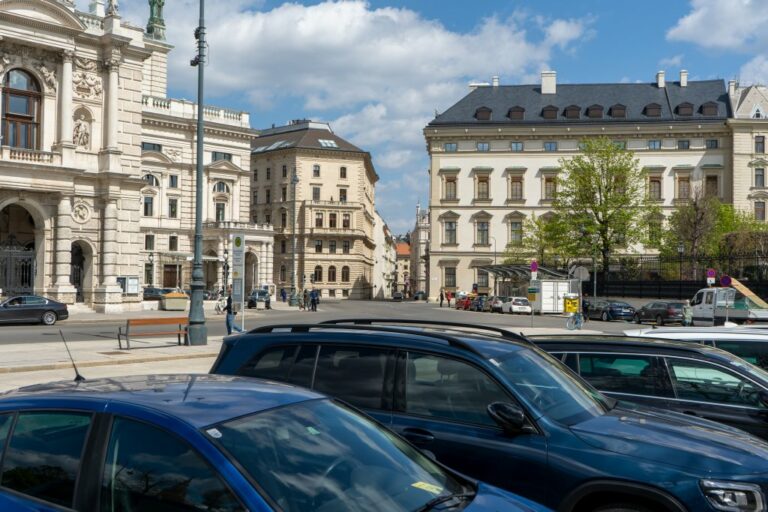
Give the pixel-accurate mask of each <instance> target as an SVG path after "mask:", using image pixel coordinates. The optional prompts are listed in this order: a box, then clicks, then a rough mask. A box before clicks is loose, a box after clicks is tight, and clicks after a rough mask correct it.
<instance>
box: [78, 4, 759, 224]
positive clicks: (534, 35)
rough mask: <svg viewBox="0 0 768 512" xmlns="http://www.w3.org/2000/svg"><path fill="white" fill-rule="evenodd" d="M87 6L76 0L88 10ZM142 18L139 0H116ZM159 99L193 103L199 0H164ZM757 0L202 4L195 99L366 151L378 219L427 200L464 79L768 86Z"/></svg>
mask: <svg viewBox="0 0 768 512" xmlns="http://www.w3.org/2000/svg"><path fill="white" fill-rule="evenodd" d="M88 3H89V0H77V6H78V8H79V9H80V10H83V11H87V10H88ZM120 13H121V15H122V17H123V19H124V20H126V21H129V22H131V23H133V24H135V25H139V26H145V25H146V21H147V18H148V16H149V3H148V1H147V0H121V2H120ZM164 15H165V21H166V26H167V39H168V42H169V43H171V44H173V45H174V46H175V50H174V51H173V52H172V53H171V55H170V61H169V96H170V97H173V98H187V99H195V98H196V97H197V93H196V83H197V82H196V71H195V69H194V68H191V67H190V66H189V60H190V59H191V58H192V57H193V56H194V54H195V52H196V42H195V39H194V37H193V32H194V28H195V27H196V26H197V25H198V15H199V3H198V0H167V1H166V2H165V8H164ZM766 22H768V1H766V0H688V1H686V0H645V1H644V2H640V3H638V2H631V1H616V0H471V1H470V0H419V1H405V0H390V1H386V0H370V1H367V2H366V1H362V0H347V1H324V2H320V1H314V2H310V1H300V0H297V1H294V2H291V3H286V2H280V1H275V0H209V1H208V2H206V26H207V33H208V43H209V46H210V59H209V63H208V65H207V68H206V85H205V87H206V94H205V103H206V104H210V105H216V106H220V107H228V108H234V109H238V110H243V111H247V112H249V113H250V114H251V125H252V127H253V128H256V129H258V128H268V127H270V126H272V125H273V124H275V125H283V124H286V123H287V122H288V121H289V120H291V119H299V118H307V119H312V120H315V121H322V122H328V123H330V125H331V128H332V129H333V131H334V132H335V133H337V134H338V135H340V136H341V137H343V138H345V139H347V140H349V141H350V142H352V143H353V144H355V145H357V146H358V147H360V148H362V149H364V150H366V151H368V152H370V153H371V156H372V158H373V163H374V166H375V167H376V171H377V173H378V174H379V177H380V180H379V182H378V183H377V184H376V209H377V210H378V211H379V212H380V213H381V215H382V216H383V218H384V220H385V222H387V224H388V225H389V227H390V229H391V230H392V231H393V232H394V233H396V234H404V233H406V232H407V231H409V230H411V229H412V228H413V226H414V224H415V211H416V204H417V203H420V204H421V205H422V207H425V206H427V205H428V192H429V175H428V172H427V169H428V167H429V158H428V154H427V152H426V149H425V142H424V136H423V129H424V126H425V125H426V124H427V123H429V121H431V120H432V119H433V118H434V115H435V112H436V111H438V112H443V111H445V110H447V109H448V108H449V107H450V106H451V105H453V104H454V103H456V102H457V101H459V100H460V99H461V98H462V97H463V96H465V95H466V94H467V93H468V92H469V88H468V84H469V83H470V82H473V81H484V82H490V80H491V77H492V76H494V75H498V76H499V77H500V80H501V84H502V85H514V84H530V83H539V80H540V72H541V71H542V70H545V69H551V70H555V71H557V81H558V83H606V82H651V81H654V79H655V74H656V72H657V71H659V70H665V71H666V73H667V79H668V80H676V79H677V77H678V76H679V71H680V70H681V69H686V70H688V72H689V79H690V80H705V79H713V78H722V79H724V80H726V81H727V80H729V79H732V78H736V79H738V80H739V81H740V83H741V84H751V83H768V44H766V43H768V31H767V30H761V28H762V27H764V26H765V25H766Z"/></svg>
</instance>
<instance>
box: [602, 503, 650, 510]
mask: <svg viewBox="0 0 768 512" xmlns="http://www.w3.org/2000/svg"><path fill="white" fill-rule="evenodd" d="M592 512H651V509H649V508H647V507H645V506H643V505H633V504H632V503H614V504H611V505H603V506H601V507H597V508H595V509H593V511H592Z"/></svg>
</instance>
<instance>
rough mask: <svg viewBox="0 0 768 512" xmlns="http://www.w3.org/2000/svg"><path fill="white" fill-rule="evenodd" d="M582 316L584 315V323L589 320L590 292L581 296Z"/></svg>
mask: <svg viewBox="0 0 768 512" xmlns="http://www.w3.org/2000/svg"><path fill="white" fill-rule="evenodd" d="M581 316H583V317H584V323H587V321H589V294H588V293H585V294H584V296H583V297H582V298H581Z"/></svg>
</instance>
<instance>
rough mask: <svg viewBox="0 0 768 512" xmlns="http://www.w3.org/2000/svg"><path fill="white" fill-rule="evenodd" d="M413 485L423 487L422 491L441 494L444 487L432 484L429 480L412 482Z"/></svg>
mask: <svg viewBox="0 0 768 512" xmlns="http://www.w3.org/2000/svg"><path fill="white" fill-rule="evenodd" d="M411 487H415V488H417V489H421V490H422V491H427V492H429V493H432V494H440V492H441V491H442V490H443V488H442V487H440V486H438V485H434V484H430V483H427V482H416V483H412V484H411Z"/></svg>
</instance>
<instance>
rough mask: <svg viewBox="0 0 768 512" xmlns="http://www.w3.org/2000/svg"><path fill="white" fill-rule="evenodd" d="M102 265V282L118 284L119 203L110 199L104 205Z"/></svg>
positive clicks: (108, 284)
mask: <svg viewBox="0 0 768 512" xmlns="http://www.w3.org/2000/svg"><path fill="white" fill-rule="evenodd" d="M102 227H103V231H102V247H103V250H102V254H101V258H102V265H101V269H102V271H101V284H102V285H103V286H113V285H116V284H117V279H116V277H117V275H116V272H117V268H116V266H115V265H116V261H117V249H118V247H117V203H116V202H115V201H114V200H109V201H108V202H107V204H106V205H105V206H104V219H103V221H102Z"/></svg>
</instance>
